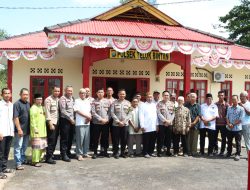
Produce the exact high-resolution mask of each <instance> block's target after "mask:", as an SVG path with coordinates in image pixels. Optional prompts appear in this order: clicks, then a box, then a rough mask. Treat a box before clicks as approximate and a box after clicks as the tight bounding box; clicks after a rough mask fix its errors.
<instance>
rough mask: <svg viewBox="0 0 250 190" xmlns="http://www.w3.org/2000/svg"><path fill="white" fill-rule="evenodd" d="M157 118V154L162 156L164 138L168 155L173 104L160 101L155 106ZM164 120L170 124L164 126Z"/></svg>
mask: <svg viewBox="0 0 250 190" xmlns="http://www.w3.org/2000/svg"><path fill="white" fill-rule="evenodd" d="M157 116H158V120H159V130H158V135H157V154H158V155H160V154H162V147H163V144H164V139H165V138H166V147H167V154H168V155H170V148H171V140H172V122H173V119H174V103H173V102H171V101H167V102H164V101H163V100H162V101H160V102H159V103H158V104H157ZM166 120H168V121H169V122H170V123H169V124H166V123H165V121H166Z"/></svg>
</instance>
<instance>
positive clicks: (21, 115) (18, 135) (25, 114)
mask: <svg viewBox="0 0 250 190" xmlns="http://www.w3.org/2000/svg"><path fill="white" fill-rule="evenodd" d="M28 98H29V91H28V89H26V88H22V89H21V91H20V99H19V100H18V101H17V102H15V103H14V106H13V117H14V123H15V140H14V158H15V162H16V169H17V170H23V169H24V167H23V166H22V164H24V163H25V162H27V160H26V157H25V151H26V148H27V146H28V143H29V133H30V116H29V110H30V103H29V102H28Z"/></svg>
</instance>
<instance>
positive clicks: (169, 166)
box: [4, 149, 247, 190]
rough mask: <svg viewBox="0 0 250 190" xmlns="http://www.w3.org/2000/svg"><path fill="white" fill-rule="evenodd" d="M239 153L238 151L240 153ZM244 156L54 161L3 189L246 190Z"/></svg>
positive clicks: (25, 173) (26, 172)
mask: <svg viewBox="0 0 250 190" xmlns="http://www.w3.org/2000/svg"><path fill="white" fill-rule="evenodd" d="M244 150H245V149H243V150H242V151H244ZM246 187H247V161H246V159H245V155H243V156H242V159H241V160H240V161H238V162H235V161H234V160H233V159H221V158H220V159H218V158H193V157H185V158H184V157H181V156H180V157H177V158H174V157H170V158H168V157H162V158H150V159H145V158H127V159H124V158H120V159H119V160H115V159H114V158H99V159H96V160H92V159H86V160H84V161H81V162H79V161H77V160H72V162H71V163H65V162H63V161H58V162H57V164H56V165H48V164H45V163H44V164H43V166H42V168H35V167H32V166H26V168H25V170H24V171H18V172H16V175H15V176H14V177H13V178H12V179H11V180H10V181H9V182H7V184H6V185H5V188H4V189H6V190H17V189H18V190H21V189H24V190H29V189H32V190H34V189H39V190H43V189H44V190H48V189H51V190H56V189H58V190H59V189H60V190H67V189H69V190H75V189H95V190H98V189H114V190H115V189H117V190H118V189H119V190H123V189H129V190H131V189H136V190H140V189H143V190H147V189H162V190H168V189H169V190H170V189H171V190H173V189H178V190H182V189H183V190H184V189H185V190H187V189H188V190H189V189H192V190H196V189H197V190H198V189H204V190H206V189H213V190H215V189H225V190H230V189H237V190H240V189H247V188H246Z"/></svg>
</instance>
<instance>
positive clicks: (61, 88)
mask: <svg viewBox="0 0 250 190" xmlns="http://www.w3.org/2000/svg"><path fill="white" fill-rule="evenodd" d="M35 78H40V79H44V80H45V82H44V99H45V98H47V97H48V96H49V95H50V93H49V92H48V87H49V85H48V79H59V80H60V81H61V84H60V90H61V91H60V96H62V94H63V76H44V75H32V76H30V102H31V103H32V102H33V97H32V95H33V88H32V79H35Z"/></svg>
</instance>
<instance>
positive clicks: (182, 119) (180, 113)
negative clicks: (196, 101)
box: [173, 96, 191, 156]
mask: <svg viewBox="0 0 250 190" xmlns="http://www.w3.org/2000/svg"><path fill="white" fill-rule="evenodd" d="M183 104H184V97H183V96H180V97H178V107H177V108H176V109H175V118H174V121H173V123H174V124H173V142H174V156H177V155H178V153H179V143H180V139H181V144H182V147H183V156H187V134H188V131H189V128H190V126H191V117H190V111H189V109H188V108H186V107H184V106H183Z"/></svg>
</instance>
